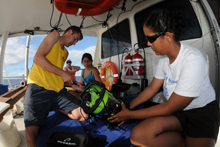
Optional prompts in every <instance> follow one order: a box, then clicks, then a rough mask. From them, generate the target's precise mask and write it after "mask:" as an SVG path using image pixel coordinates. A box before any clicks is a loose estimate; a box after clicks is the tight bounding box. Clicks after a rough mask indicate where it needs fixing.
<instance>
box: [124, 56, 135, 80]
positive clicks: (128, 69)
mask: <svg viewBox="0 0 220 147" xmlns="http://www.w3.org/2000/svg"><path fill="white" fill-rule="evenodd" d="M124 62H125V65H130V64H132V63H133V61H132V56H131V55H130V53H128V55H127V56H126V57H125V61H124ZM131 68H132V66H125V75H126V76H133V71H132V69H131Z"/></svg>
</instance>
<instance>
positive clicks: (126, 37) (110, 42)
mask: <svg viewBox="0 0 220 147" xmlns="http://www.w3.org/2000/svg"><path fill="white" fill-rule="evenodd" d="M124 48H131V35H130V27H129V21H128V19H125V20H123V21H122V22H120V23H119V24H118V25H115V26H114V27H112V28H110V29H108V30H107V31H105V32H104V33H103V34H102V58H107V57H110V56H113V55H118V54H120V53H123V50H124Z"/></svg>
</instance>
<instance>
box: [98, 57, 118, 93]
mask: <svg viewBox="0 0 220 147" xmlns="http://www.w3.org/2000/svg"><path fill="white" fill-rule="evenodd" d="M108 67H109V68H110V69H111V71H112V73H113V81H112V82H110V83H109V82H106V77H105V71H106V68H108ZM101 80H102V82H103V83H104V84H105V87H106V88H107V89H108V90H109V91H110V90H111V89H112V85H113V84H115V83H117V80H118V71H117V68H116V67H115V64H114V63H113V62H111V61H107V62H105V63H103V64H102V68H101Z"/></svg>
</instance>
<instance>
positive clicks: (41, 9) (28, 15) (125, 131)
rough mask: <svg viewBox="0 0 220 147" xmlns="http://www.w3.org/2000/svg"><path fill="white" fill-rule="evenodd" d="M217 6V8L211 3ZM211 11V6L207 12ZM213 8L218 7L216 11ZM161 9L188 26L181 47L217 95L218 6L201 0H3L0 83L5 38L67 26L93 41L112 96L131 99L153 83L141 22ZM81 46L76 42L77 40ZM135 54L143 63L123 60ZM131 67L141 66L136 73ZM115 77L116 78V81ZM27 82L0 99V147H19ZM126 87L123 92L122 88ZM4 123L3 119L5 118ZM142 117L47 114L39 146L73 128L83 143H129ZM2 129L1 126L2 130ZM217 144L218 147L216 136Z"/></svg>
mask: <svg viewBox="0 0 220 147" xmlns="http://www.w3.org/2000/svg"><path fill="white" fill-rule="evenodd" d="M215 2H216V3H215ZM210 6H211V7H210ZM216 6H217V7H218V8H216ZM156 8H166V9H172V10H179V11H182V12H183V14H184V16H185V17H186V20H187V23H188V27H187V29H186V31H185V34H184V35H183V36H181V42H184V43H185V44H189V45H192V46H194V47H196V48H198V49H200V51H201V52H202V54H203V55H204V57H205V59H206V61H207V64H208V68H209V77H210V81H211V84H212V85H213V87H214V89H215V92H216V99H217V100H219V98H220V79H219V77H220V67H219V65H220V50H219V43H220V41H219V39H220V38H219V36H220V32H219V23H218V21H219V19H218V17H219V16H218V15H219V14H218V12H215V11H216V10H218V9H219V2H218V1H214V2H213V1H212V2H211V1H207V0H182V1H176V0H114V1H113V0H37V1H36V0H28V1H27V0H19V1H14V0H7V1H6V0H4V1H0V20H1V23H0V83H2V80H3V61H4V54H5V48H6V43H7V39H8V38H12V37H19V36H27V42H28V40H30V36H32V35H45V34H48V33H50V32H51V31H54V30H56V31H59V32H60V34H61V35H62V33H63V32H64V31H65V29H66V28H68V27H69V26H70V25H75V26H79V27H80V28H81V30H82V33H83V35H84V36H95V37H97V42H96V49H95V54H94V57H93V59H94V61H93V64H94V66H96V67H97V68H98V69H100V73H101V67H102V66H105V64H106V63H107V62H108V61H110V62H111V63H114V66H115V71H111V70H109V71H108V73H107V71H105V72H106V73H105V74H103V75H102V76H103V77H104V79H105V80H106V82H107V81H108V83H110V84H111V85H112V86H111V89H108V90H109V91H111V90H112V91H113V92H114V93H116V94H118V95H122V96H124V98H126V99H127V100H129V101H131V100H132V99H133V98H135V96H137V94H139V93H138V92H140V91H142V90H143V89H144V88H145V87H146V86H147V85H148V84H149V83H150V82H151V81H152V79H153V77H154V74H155V71H156V66H157V63H158V60H159V57H158V56H157V55H156V54H155V53H154V51H153V50H152V49H151V48H150V47H149V46H148V45H147V40H146V38H145V35H144V33H143V27H142V25H143V20H144V19H145V17H146V14H147V13H149V12H150V11H151V10H152V9H156ZM82 41H83V40H82ZM28 49H29V48H28V45H27V48H26V58H25V79H27V76H28V72H29V69H27V67H28V66H27V65H28V56H29V55H28ZM136 55H137V56H138V57H137V58H142V59H143V62H139V63H129V62H126V61H125V60H126V58H127V57H129V56H133V57H134V56H136ZM133 67H140V68H141V72H139V71H138V72H137V71H136V70H135V68H133ZM116 77H117V78H116ZM118 81H120V82H121V83H123V84H124V85H123V86H124V87H126V85H127V84H129V85H133V86H136V88H137V87H138V88H137V90H135V92H134V91H133V92H131V91H130V93H128V92H127V93H125V90H124V89H123V88H122V89H117V87H115V86H114V84H116V83H117V82H118ZM26 88H27V85H26V84H25V83H24V84H23V85H20V86H19V87H17V88H15V89H13V90H10V91H8V92H6V93H4V94H2V95H0V106H1V107H0V108H1V109H0V120H1V121H0V147H9V146H10V147H17V146H18V147H26V146H27V145H26V139H25V127H24V122H23V102H24V95H25V91H26ZM126 90H127V89H126ZM165 101H166V100H165V99H164V97H163V96H162V94H161V92H160V93H158V94H157V95H155V96H154V97H152V99H151V101H150V103H145V104H144V105H141V106H139V108H144V107H147V106H149V105H153V104H154V103H162V102H165ZM6 118H7V119H6ZM140 121H141V120H136V121H135V120H131V121H129V122H128V123H126V124H124V125H122V126H121V127H117V125H113V126H112V125H110V124H109V123H108V122H106V119H102V118H100V117H93V118H92V119H90V120H89V121H86V122H78V121H74V120H71V119H69V118H68V117H66V116H64V115H62V114H61V113H59V112H55V111H52V112H50V113H49V115H48V117H47V124H46V125H44V126H42V127H41V128H40V132H39V137H38V144H37V146H38V147H46V143H47V142H48V140H49V139H50V137H51V135H52V134H53V133H54V132H69V131H73V132H75V133H78V134H83V135H86V136H88V138H89V142H90V145H94V146H100V147H103V146H108V147H116V146H117V147H120V146H121V147H122V146H123V147H125V146H126V147H127V146H131V147H132V145H131V143H130V140H129V137H130V131H131V130H132V128H133V127H134V126H135V125H137V124H138V123H139V122H140ZM6 128H7V129H6ZM216 146H219V147H220V137H219V138H218V140H217V143H216Z"/></svg>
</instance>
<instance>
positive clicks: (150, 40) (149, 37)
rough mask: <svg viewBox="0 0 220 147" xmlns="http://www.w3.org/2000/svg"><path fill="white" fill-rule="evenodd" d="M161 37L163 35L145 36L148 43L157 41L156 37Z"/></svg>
mask: <svg viewBox="0 0 220 147" xmlns="http://www.w3.org/2000/svg"><path fill="white" fill-rule="evenodd" d="M161 35H163V33H159V34H156V35H153V36H145V37H146V39H147V40H148V41H149V42H150V43H153V42H154V41H155V40H157V38H158V37H160V36H161Z"/></svg>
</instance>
